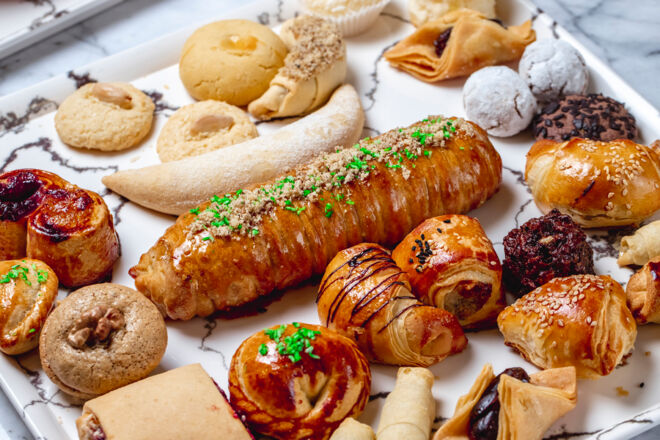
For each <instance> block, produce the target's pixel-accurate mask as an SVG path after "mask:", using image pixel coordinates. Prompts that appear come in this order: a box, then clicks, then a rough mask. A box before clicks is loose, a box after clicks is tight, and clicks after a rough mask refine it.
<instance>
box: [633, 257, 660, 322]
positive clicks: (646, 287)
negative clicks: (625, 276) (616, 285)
mask: <svg viewBox="0 0 660 440" xmlns="http://www.w3.org/2000/svg"><path fill="white" fill-rule="evenodd" d="M626 296H627V298H628V307H630V310H631V311H632V314H633V316H634V317H635V320H636V321H637V324H646V323H648V322H655V323H657V324H660V257H654V258H652V259H651V260H650V261H649V262H648V263H646V264H645V265H644V267H642V268H641V269H640V270H638V271H637V272H636V273H635V274H634V275H633V276H632V277H631V278H630V281H628V284H627V285H626Z"/></svg>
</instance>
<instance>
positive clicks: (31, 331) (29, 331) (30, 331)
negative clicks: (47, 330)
mask: <svg viewBox="0 0 660 440" xmlns="http://www.w3.org/2000/svg"><path fill="white" fill-rule="evenodd" d="M36 331H37V329H36V328H31V329H30V330H28V333H34V332H36Z"/></svg>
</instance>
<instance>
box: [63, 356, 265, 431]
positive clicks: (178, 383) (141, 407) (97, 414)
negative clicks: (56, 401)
mask: <svg viewBox="0 0 660 440" xmlns="http://www.w3.org/2000/svg"><path fill="white" fill-rule="evenodd" d="M76 426H77V428H78V438H79V439H80V440H105V439H116V440H124V439H131V440H154V439H158V440H183V439H195V440H214V439H218V438H223V439H226V440H251V439H253V437H252V435H251V434H250V433H249V432H248V431H247V429H245V427H244V426H243V424H242V423H241V421H240V419H239V418H238V416H237V415H236V413H235V412H234V410H233V409H232V408H231V406H230V405H229V403H228V402H227V399H226V398H225V396H224V393H223V392H222V391H221V390H220V388H218V386H217V385H216V384H215V382H214V381H213V379H211V377H209V375H208V374H207V373H206V371H204V369H203V368H202V367H201V365H199V364H192V365H186V366H185V367H179V368H176V369H174V370H170V371H166V372H165V373H161V374H157V375H155V376H152V377H148V378H146V379H143V380H141V381H139V382H135V383H133V384H130V385H127V386H125V387H122V388H119V389H117V390H114V391H111V392H110V393H108V394H105V395H103V396H101V397H97V398H96V399H93V400H89V401H87V402H86V403H85V406H83V412H82V415H81V416H80V417H79V418H78V420H76Z"/></svg>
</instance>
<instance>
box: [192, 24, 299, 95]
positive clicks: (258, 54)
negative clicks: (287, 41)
mask: <svg viewBox="0 0 660 440" xmlns="http://www.w3.org/2000/svg"><path fill="white" fill-rule="evenodd" d="M286 54H287V49H286V46H285V45H284V43H283V42H282V40H280V37H278V36H277V34H275V32H273V31H272V30H271V29H270V28H268V27H266V26H264V25H261V24H258V23H255V22H252V21H249V20H222V21H217V22H215V23H210V24H207V25H206V26H203V27H201V28H199V29H197V30H196V31H195V32H194V33H193V34H192V35H191V36H190V38H188V40H187V41H186V43H185V44H184V46H183V51H182V52H181V59H180V60H179V76H180V77H181V81H182V82H183V85H184V86H185V87H186V89H187V90H188V93H190V95H191V96H192V97H193V98H195V99H197V100H204V99H216V100H218V101H225V102H227V103H229V104H233V105H239V106H244V105H247V104H249V103H250V102H251V101H253V100H255V99H257V98H258V97H260V96H261V95H262V94H263V93H264V92H265V91H266V89H268V85H269V83H270V80H271V79H273V77H274V76H275V74H276V73H277V71H278V70H279V68H280V67H282V66H283V65H284V57H285V56H286Z"/></svg>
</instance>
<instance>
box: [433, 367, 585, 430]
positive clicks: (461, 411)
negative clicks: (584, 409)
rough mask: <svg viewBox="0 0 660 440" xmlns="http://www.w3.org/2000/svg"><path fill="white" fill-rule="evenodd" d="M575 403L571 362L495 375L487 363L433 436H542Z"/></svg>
mask: <svg viewBox="0 0 660 440" xmlns="http://www.w3.org/2000/svg"><path fill="white" fill-rule="evenodd" d="M576 403H577V379H576V374H575V368H573V367H564V368H553V369H549V370H545V371H540V372H538V373H534V374H531V375H528V374H527V372H526V371H525V370H524V369H522V368H507V369H506V370H504V371H503V372H502V373H500V374H499V375H497V376H495V375H494V374H493V367H492V366H491V365H490V364H486V365H484V368H483V369H482V370H481V373H480V374H479V376H478V377H477V379H476V380H475V382H474V384H473V385H472V388H470V391H469V392H468V393H467V394H465V395H463V396H461V398H460V399H458V402H457V403H456V409H455V410H454V415H453V416H452V418H450V419H449V420H447V421H446V422H445V423H444V424H443V425H442V426H441V427H440V429H438V431H437V432H436V433H435V435H434V436H433V440H445V439H446V440H496V439H511V440H541V439H542V438H543V435H544V434H545V432H546V431H547V430H548V428H550V426H551V425H552V424H553V423H554V422H555V421H557V420H558V419H559V418H560V417H561V416H563V415H564V414H566V413H567V412H569V411H570V410H572V409H573V408H575V405H576Z"/></svg>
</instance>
